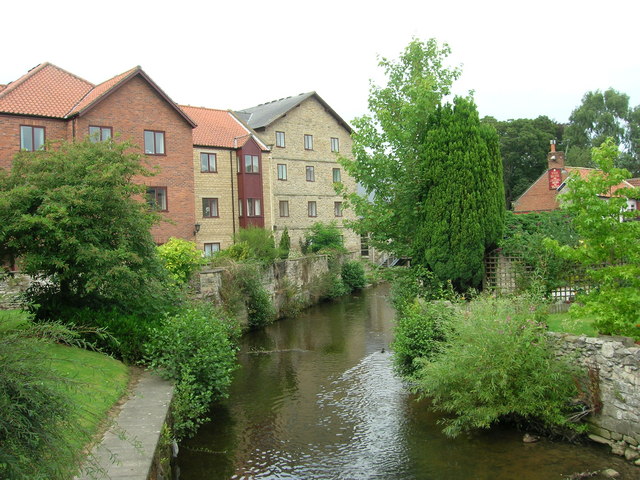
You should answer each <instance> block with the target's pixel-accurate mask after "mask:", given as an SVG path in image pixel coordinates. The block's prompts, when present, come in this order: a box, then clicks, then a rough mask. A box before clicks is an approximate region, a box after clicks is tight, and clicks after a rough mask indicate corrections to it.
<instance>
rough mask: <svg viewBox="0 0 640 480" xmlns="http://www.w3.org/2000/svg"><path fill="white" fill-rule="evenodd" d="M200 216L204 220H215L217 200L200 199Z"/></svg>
mask: <svg viewBox="0 0 640 480" xmlns="http://www.w3.org/2000/svg"><path fill="white" fill-rule="evenodd" d="M202 216H203V217H205V218H215V217H218V216H219V215H218V199H217V198H203V199H202Z"/></svg>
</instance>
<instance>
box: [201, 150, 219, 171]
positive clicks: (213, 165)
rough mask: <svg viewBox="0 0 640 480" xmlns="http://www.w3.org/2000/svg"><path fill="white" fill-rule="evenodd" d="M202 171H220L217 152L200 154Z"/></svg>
mask: <svg viewBox="0 0 640 480" xmlns="http://www.w3.org/2000/svg"><path fill="white" fill-rule="evenodd" d="M200 171H201V172H203V173H215V172H217V171H218V162H217V159H216V154H215V153H201V154H200Z"/></svg>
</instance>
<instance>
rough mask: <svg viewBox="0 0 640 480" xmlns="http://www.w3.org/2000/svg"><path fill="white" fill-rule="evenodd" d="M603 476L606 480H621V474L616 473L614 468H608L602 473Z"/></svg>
mask: <svg viewBox="0 0 640 480" xmlns="http://www.w3.org/2000/svg"><path fill="white" fill-rule="evenodd" d="M602 475H603V476H604V477H605V478H620V473H618V472H616V471H615V470H614V469H613V468H607V469H606V470H603V471H602Z"/></svg>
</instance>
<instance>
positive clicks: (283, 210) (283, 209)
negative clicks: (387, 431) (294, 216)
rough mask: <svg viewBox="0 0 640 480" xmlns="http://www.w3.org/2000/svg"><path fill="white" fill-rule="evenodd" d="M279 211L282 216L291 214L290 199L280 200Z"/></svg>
mask: <svg viewBox="0 0 640 480" xmlns="http://www.w3.org/2000/svg"><path fill="white" fill-rule="evenodd" d="M278 206H279V211H280V212H279V213H280V216H281V217H288V216H289V201H288V200H280V203H279V205H278Z"/></svg>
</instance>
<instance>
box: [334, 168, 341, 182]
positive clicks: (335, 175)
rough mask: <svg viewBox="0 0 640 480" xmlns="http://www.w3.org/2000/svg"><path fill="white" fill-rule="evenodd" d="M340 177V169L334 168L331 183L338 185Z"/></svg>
mask: <svg viewBox="0 0 640 480" xmlns="http://www.w3.org/2000/svg"><path fill="white" fill-rule="evenodd" d="M340 178H341V176H340V169H339V168H334V169H333V182H334V183H338V182H340V181H341V180H340Z"/></svg>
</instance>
